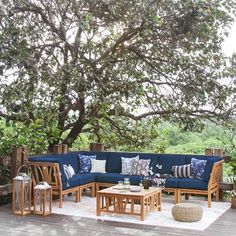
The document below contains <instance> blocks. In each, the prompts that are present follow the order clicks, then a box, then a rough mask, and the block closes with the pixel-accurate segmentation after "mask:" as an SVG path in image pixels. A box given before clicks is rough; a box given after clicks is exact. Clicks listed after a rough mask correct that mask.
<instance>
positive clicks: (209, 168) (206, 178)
mask: <svg viewBox="0 0 236 236" xmlns="http://www.w3.org/2000/svg"><path fill="white" fill-rule="evenodd" d="M221 160H222V158H221V157H218V156H212V157H207V162H206V166H205V170H204V174H203V178H202V180H203V181H204V182H208V181H209V179H210V175H211V171H212V167H213V165H214V163H215V162H217V161H221Z"/></svg>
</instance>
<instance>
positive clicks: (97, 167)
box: [90, 159, 106, 173]
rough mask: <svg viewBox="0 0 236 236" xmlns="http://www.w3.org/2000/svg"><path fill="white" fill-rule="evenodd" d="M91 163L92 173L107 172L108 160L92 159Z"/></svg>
mask: <svg viewBox="0 0 236 236" xmlns="http://www.w3.org/2000/svg"><path fill="white" fill-rule="evenodd" d="M91 165H92V168H91V171H90V173H106V160H94V159H91Z"/></svg>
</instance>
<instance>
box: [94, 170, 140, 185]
mask: <svg viewBox="0 0 236 236" xmlns="http://www.w3.org/2000/svg"><path fill="white" fill-rule="evenodd" d="M124 178H129V179H130V184H132V185H139V184H140V183H141V180H142V177H141V176H139V175H121V174H119V173H106V174H96V182H100V183H113V184H117V183H118V181H123V180H124Z"/></svg>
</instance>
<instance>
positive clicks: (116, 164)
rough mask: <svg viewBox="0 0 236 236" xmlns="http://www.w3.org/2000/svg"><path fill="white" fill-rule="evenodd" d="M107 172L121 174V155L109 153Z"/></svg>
mask: <svg viewBox="0 0 236 236" xmlns="http://www.w3.org/2000/svg"><path fill="white" fill-rule="evenodd" d="M106 171H107V172H111V173H121V154H120V153H117V152H114V153H107V163H106Z"/></svg>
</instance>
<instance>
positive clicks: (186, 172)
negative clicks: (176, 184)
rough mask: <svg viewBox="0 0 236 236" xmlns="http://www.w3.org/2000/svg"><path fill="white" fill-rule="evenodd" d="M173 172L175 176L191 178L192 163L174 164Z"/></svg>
mask: <svg viewBox="0 0 236 236" xmlns="http://www.w3.org/2000/svg"><path fill="white" fill-rule="evenodd" d="M172 172H173V176H174V177H175V178H191V176H192V166H191V164H187V165H181V166H172Z"/></svg>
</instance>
